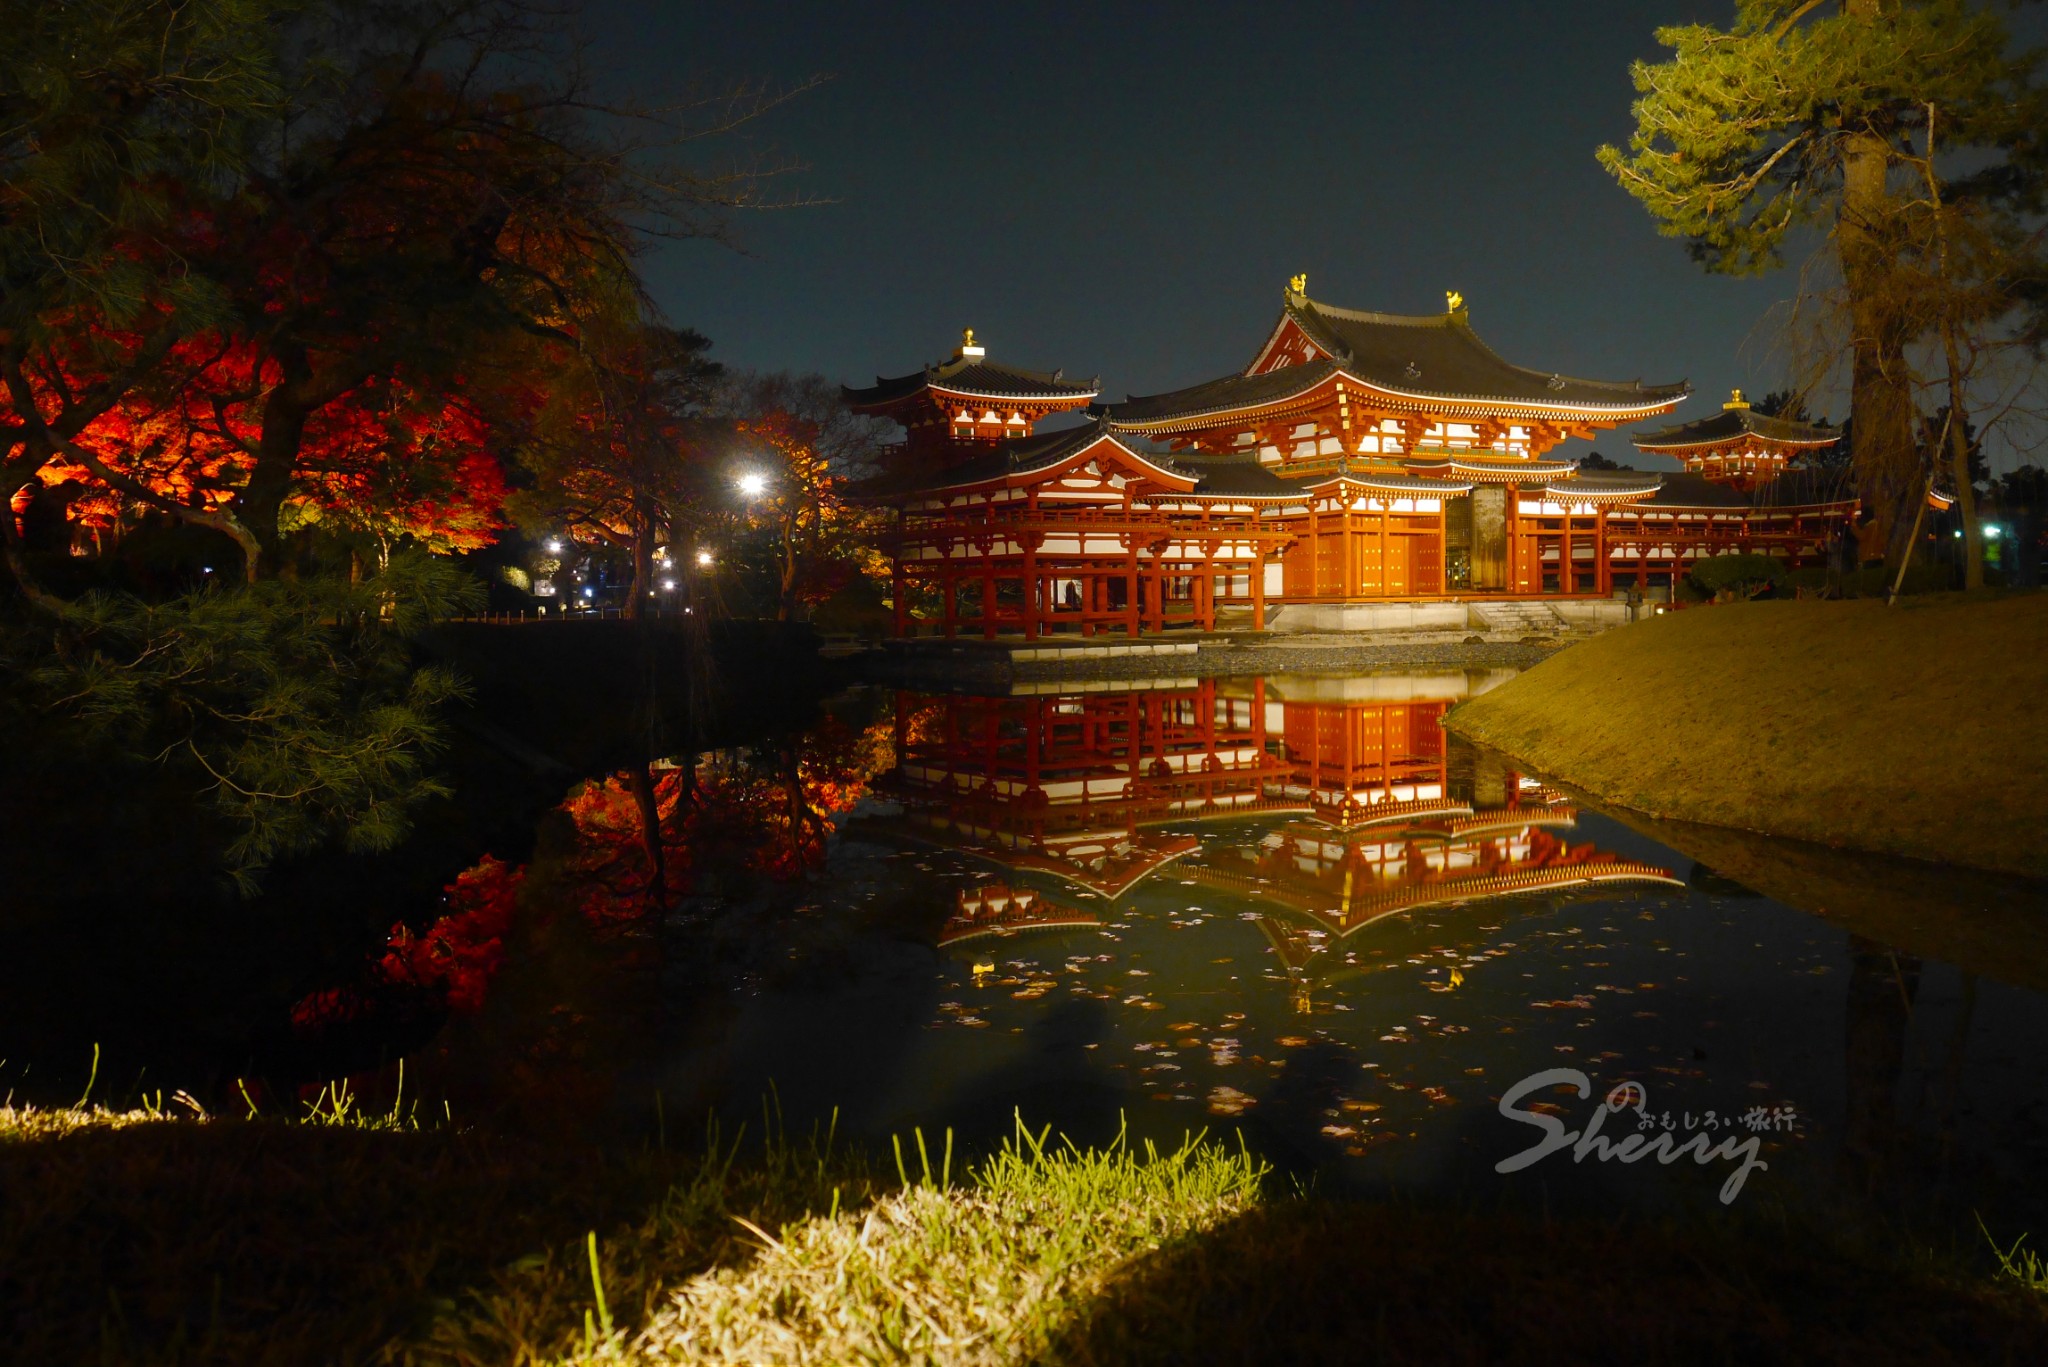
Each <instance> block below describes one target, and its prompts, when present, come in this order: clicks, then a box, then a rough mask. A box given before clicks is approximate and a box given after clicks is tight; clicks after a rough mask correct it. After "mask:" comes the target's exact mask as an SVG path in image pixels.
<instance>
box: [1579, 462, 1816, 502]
mask: <svg viewBox="0 0 2048 1367" xmlns="http://www.w3.org/2000/svg"><path fill="white" fill-rule="evenodd" d="M1659 473H1660V474H1661V476H1662V478H1663V481H1664V483H1663V486H1662V487H1661V488H1659V489H1658V490H1657V492H1656V493H1654V494H1652V495H1651V496H1650V497H1649V498H1648V499H1646V500H1644V505H1645V506H1647V507H1652V508H1816V507H1824V506H1826V505H1828V504H1831V503H1842V504H1846V503H1849V502H1851V501H1852V500H1854V499H1855V497H1856V489H1855V486H1854V484H1853V483H1852V482H1851V480H1850V479H1849V477H1848V475H1847V474H1846V473H1838V472H1835V471H1829V470H1787V471H1785V472H1784V473H1782V474H1780V475H1779V476H1777V478H1775V479H1772V480H1768V481H1766V482H1765V483H1763V484H1761V485H1758V486H1757V487H1756V488H1755V489H1754V490H1752V491H1750V492H1749V493H1744V492H1743V491H1742V490H1740V489H1738V488H1735V487H1733V486H1732V485H1727V484H1721V483H1718V482H1716V481H1714V480H1711V479H1708V478H1707V477H1706V476H1705V475H1696V474H1694V473H1692V472H1691V471H1690V470H1665V471H1661V472H1659ZM1582 478H1583V476H1582Z"/></svg>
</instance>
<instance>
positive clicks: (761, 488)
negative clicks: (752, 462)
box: [740, 470, 768, 498]
mask: <svg viewBox="0 0 2048 1367" xmlns="http://www.w3.org/2000/svg"><path fill="white" fill-rule="evenodd" d="M740 492H741V493H743V494H745V495H746V496H747V497H748V498H759V497H760V496H761V495H763V494H765V493H767V492H768V476H766V475H764V474H762V473H761V472H760V471H758V470H749V471H747V473H745V474H743V475H741V476H740Z"/></svg>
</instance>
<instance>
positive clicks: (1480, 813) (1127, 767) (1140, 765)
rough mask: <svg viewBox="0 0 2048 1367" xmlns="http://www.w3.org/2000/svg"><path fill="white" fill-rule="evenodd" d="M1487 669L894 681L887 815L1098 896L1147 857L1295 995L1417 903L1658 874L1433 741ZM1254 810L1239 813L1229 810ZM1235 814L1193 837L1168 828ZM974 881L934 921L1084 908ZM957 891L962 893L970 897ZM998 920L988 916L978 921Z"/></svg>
mask: <svg viewBox="0 0 2048 1367" xmlns="http://www.w3.org/2000/svg"><path fill="white" fill-rule="evenodd" d="M1494 682H1497V680H1496V679H1495V678H1494V677H1493V676H1491V675H1488V674H1484V673H1475V674H1467V673H1463V672H1446V673H1442V674H1429V675H1369V676H1354V677H1346V678H1333V679H1326V678H1312V677H1289V676H1279V677H1274V678H1271V679H1245V680H1213V679H1203V680H1194V679H1187V680H1167V681H1148V683H1150V684H1151V685H1152V686H1150V687H1148V688H1147V689H1146V690H1145V691H1143V692H1138V691H1130V690H1128V689H1115V688H1108V689H1103V690H1102V691H1095V692H1084V691H1080V686H1077V687H1076V690H1075V691H1072V692H1062V693H1058V694H1046V695H1038V696H1028V697H1004V698H991V697H972V696H961V695H946V696H937V697H934V696H929V695H918V694H911V693H901V694H899V695H898V696H897V699H896V732H897V734H896V740H897V754H898V756H899V766H898V768H897V770H896V771H895V772H894V773H893V774H891V775H890V776H889V778H888V779H887V780H885V782H884V785H883V786H884V788H885V790H886V791H887V792H888V793H889V794H890V796H892V797H894V798H895V799H897V800H898V801H899V802H901V803H902V804H903V815H902V816H901V817H900V818H898V819H897V820H896V821H894V822H892V823H890V824H891V825H893V826H894V827H895V828H896V830H897V831H898V832H899V833H900V834H903V835H905V836H909V837H911V838H914V839H917V840H920V841H923V842H926V843H931V844H936V845H940V846H945V847H949V848H953V849H957V850H960V851H962V852H964V853H968V854H971V855H975V856H977V857H979V858H981V859H984V860H986V861H988V862H990V863H992V864H995V865H999V866H1001V867H1002V868H1004V869H1006V870H1008V871H1010V872H1011V873H1013V874H1020V875H1030V874H1044V875H1050V876H1052V877H1054V878H1057V879H1059V880H1062V881H1063V882H1065V883H1066V884H1068V885H1070V886H1072V887H1077V888H1079V889H1083V890H1086V891H1089V892H1094V893H1098V894H1101V895H1104V896H1108V897H1111V898H1116V897H1119V896H1121V895H1122V894H1123V893H1125V892H1127V891H1129V890H1130V889H1131V888H1133V887H1135V886H1136V885H1137V884H1138V883H1140V882H1142V881H1143V880H1144V879H1146V878H1147V877H1149V876H1150V875H1152V874H1153V873H1155V872H1157V871H1158V870H1160V869H1161V868H1162V867H1165V866H1167V865H1168V864H1173V865H1174V867H1175V869H1176V871H1177V876H1178V877H1180V878H1182V879H1184V880H1193V881H1194V882H1196V883H1198V884H1201V885H1205V886H1208V887H1211V888H1215V889H1217V890H1219V891H1224V892H1227V893H1230V894H1233V895H1235V896H1236V897H1239V898H1243V899H1246V900H1248V901H1249V903H1250V904H1251V905H1252V906H1254V907H1256V908H1258V909H1259V910H1260V911H1261V912H1263V913H1264V916H1263V924H1264V929H1265V931H1266V934H1267V937H1268V938H1269V939H1270V940H1271V941H1272V943H1273V945H1274V947H1275V949H1276V951H1277V952H1278V955H1279V957H1280V959H1281V962H1282V963H1283V964H1284V965H1285V966H1286V969H1287V972H1288V974H1289V976H1290V977H1292V978H1294V979H1295V981H1296V985H1297V996H1298V997H1302V996H1305V994H1306V992H1307V990H1308V986H1309V983H1310V982H1311V981H1312V980H1314V979H1319V978H1322V977H1324V976H1325V974H1324V973H1323V972H1320V971H1318V970H1319V969H1320V968H1321V966H1322V964H1323V963H1325V962H1326V963H1327V964H1328V965H1329V968H1330V970H1332V971H1333V972H1335V973H1341V972H1343V971H1344V968H1345V965H1344V963H1343V960H1344V958H1345V957H1346V956H1342V955H1329V956H1327V957H1325V956H1323V955H1322V953H1321V951H1322V950H1323V949H1324V948H1325V947H1326V945H1334V944H1336V943H1339V942H1341V941H1343V940H1344V939H1346V938H1347V937H1350V936H1352V935H1355V934H1356V933H1357V932H1358V931H1360V930H1361V929H1363V928H1364V927H1366V926H1369V925H1372V924H1373V923H1374V922H1377V921H1380V920H1383V919H1385V918H1387V917H1390V916H1396V915H1398V914H1400V913H1403V912H1408V911H1412V910H1414V909H1416V908H1419V907H1428V906H1445V905H1451V904H1459V903H1470V902H1476V901H1481V900H1487V899H1496V898H1503V897H1514V896H1520V895H1524V894H1531V893H1544V892H1551V891H1555V890H1559V889H1563V888H1569V887H1574V886H1579V885H1583V884H1587V883H1623V884H1636V885H1654V884H1662V885H1670V886H1680V885H1682V880H1681V879H1678V878H1676V877H1674V876H1673V875H1672V873H1671V871H1670V870H1668V869H1663V868H1658V867H1655V866H1653V865H1650V864H1645V863H1640V862H1637V861H1634V860H1630V859H1626V858H1623V857H1621V856H1619V855H1617V854H1613V853H1610V852H1607V851H1603V850H1600V849H1598V848H1596V847H1595V846H1593V845H1592V844H1590V843H1586V844H1574V843H1573V842H1572V841H1571V840H1570V839H1569V838H1568V836H1569V832H1570V831H1571V830H1572V829H1573V828H1574V827H1575V826H1576V824H1577V811H1576V809H1575V808H1574V807H1573V806H1572V805H1571V803H1570V802H1568V801H1567V800H1566V799H1565V798H1564V797H1563V796H1562V795H1560V794H1558V793H1557V792H1555V791H1553V790H1551V789H1549V788H1547V787H1545V786H1543V785H1542V784H1541V783H1540V782H1538V781H1536V780H1534V779H1531V778H1528V777H1525V776H1523V775H1520V774H1517V773H1515V772H1513V771H1512V770H1510V769H1507V768H1506V767H1504V766H1503V764H1502V763H1501V762H1500V760H1499V758H1498V757H1497V756H1493V755H1490V754H1487V753H1484V752H1480V751H1475V750H1469V749H1465V748H1462V747H1460V748H1459V749H1457V750H1455V751H1453V750H1452V749H1451V747H1450V746H1448V745H1447V743H1446V740H1447V738H1446V734H1445V732H1444V730H1443V728H1442V718H1443V714H1444V712H1445V711H1446V710H1448V708H1449V707H1450V706H1451V705H1452V704H1453V703H1455V702H1457V701H1459V700H1461V699H1463V698H1465V697H1467V696H1470V695H1471V694H1473V693H1475V692H1482V691H1484V690H1485V688H1486V687H1488V686H1490V685H1491V684H1492V683H1494ZM1259 816H1270V818H1271V820H1269V821H1266V822H1259V823H1256V824H1250V826H1249V829H1248V828H1247V826H1248V823H1246V822H1244V821H1243V820H1241V819H1243V818H1255V817H1259ZM1216 818H1237V819H1240V820H1237V821H1234V822H1233V823H1232V824H1231V825H1230V826H1229V827H1227V828H1216V829H1213V830H1211V831H1210V832H1209V833H1208V835H1207V837H1206V838H1203V837H1197V836H1194V835H1190V834H1185V833H1175V832H1174V831H1173V830H1169V829H1166V828H1169V827H1173V828H1184V827H1185V826H1187V825H1188V824H1190V823H1192V822H1196V821H1204V820H1210V819H1216ZM1020 891H1021V889H1013V888H1011V887H1010V886H1009V885H1007V884H992V885H988V886H985V887H983V888H979V889H973V890H969V891H965V892H963V893H962V894H961V907H960V909H959V911H958V912H957V913H956V915H955V916H954V917H953V919H952V920H951V921H949V922H948V925H947V930H946V932H945V934H944V935H943V937H942V942H944V943H952V942H953V941H954V940H956V939H959V938H962V937H963V936H967V935H976V934H981V933H987V932H988V931H989V930H991V929H994V928H995V927H996V925H997V922H998V921H999V920H1000V921H1001V922H1004V923H1005V924H1004V926H1003V929H1004V930H1007V929H1022V928H1025V927H1026V926H1027V925H1035V924H1037V923H1039V922H1041V921H1042V922H1045V923H1046V924H1047V925H1048V928H1050V927H1056V926H1061V925H1080V924H1086V923H1087V922H1088V920H1089V919H1090V918H1089V917H1088V916H1087V914H1086V913H1084V912H1081V911H1078V910H1076V909H1074V908H1073V907H1071V906H1069V905H1066V904H1065V903H1063V902H1062V901H1060V900H1058V899H1056V898H1053V897H1050V896H1047V895H1045V894H1043V893H1038V894H1032V893H1029V892H1023V896H1024V898H1025V901H1027V902H1029V903H1030V905H1029V906H1028V907H1026V906H1018V905H1017V904H1016V899H1017V897H1018V895H1019V892H1020ZM970 903H971V904H972V905H970ZM998 933H1000V932H998Z"/></svg>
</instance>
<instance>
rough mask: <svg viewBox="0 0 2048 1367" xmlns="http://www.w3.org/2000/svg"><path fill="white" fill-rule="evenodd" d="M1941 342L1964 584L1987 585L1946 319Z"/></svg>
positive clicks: (1958, 368)
mask: <svg viewBox="0 0 2048 1367" xmlns="http://www.w3.org/2000/svg"><path fill="white" fill-rule="evenodd" d="M1941 341H1942V346H1943V348H1944V349H1945V350H1946V351H1947V353H1948V412H1949V422H1948V455H1949V470H1950V473H1951V474H1952V475H1953V476H1954V477H1955V481H1956V517H1957V518H1958V519H1959V520H1960V521H1961V523H1962V531H1963V587H1964V588H1966V589H1981V588H1983V587H1984V529H1983V528H1982V527H1981V526H1979V525H1978V523H1977V490H1976V488H1975V487H1974V486H1972V485H1971V483H1970V438H1969V435H1968V434H1967V433H1966V432H1964V430H1963V428H1964V425H1965V423H1964V418H1963V370H1962V363H1961V361H1960V360H1959V359H1958V358H1957V355H1956V332H1955V325H1954V324H1953V323H1950V322H1944V323H1943V324H1942V327H1941Z"/></svg>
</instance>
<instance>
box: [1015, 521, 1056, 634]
mask: <svg viewBox="0 0 2048 1367" xmlns="http://www.w3.org/2000/svg"><path fill="white" fill-rule="evenodd" d="M1019 536H1021V537H1022V538H1023V543H1024V639H1025V640H1027V641H1035V640H1037V639H1038V634H1039V623H1040V620H1041V618H1040V614H1041V613H1046V612H1050V611H1051V610H1052V600H1051V596H1050V595H1049V594H1048V593H1047V592H1046V590H1047V589H1048V587H1049V585H1046V584H1044V583H1041V582H1040V580H1039V574H1038V536H1037V534H1036V533H1035V532H1020V533H1019Z"/></svg>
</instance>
